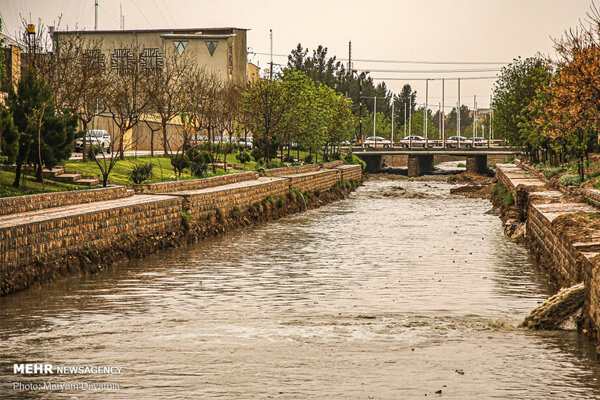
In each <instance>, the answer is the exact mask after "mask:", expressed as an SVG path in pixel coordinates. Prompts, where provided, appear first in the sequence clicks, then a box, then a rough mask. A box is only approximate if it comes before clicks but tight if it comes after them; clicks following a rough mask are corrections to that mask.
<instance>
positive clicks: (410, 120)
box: [408, 93, 413, 149]
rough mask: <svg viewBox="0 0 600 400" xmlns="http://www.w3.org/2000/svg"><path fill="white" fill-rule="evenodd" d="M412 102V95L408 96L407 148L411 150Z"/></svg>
mask: <svg viewBox="0 0 600 400" xmlns="http://www.w3.org/2000/svg"><path fill="white" fill-rule="evenodd" d="M412 100H413V94H412V93H411V94H410V106H409V107H408V135H409V138H408V144H409V147H410V148H411V149H412Z"/></svg>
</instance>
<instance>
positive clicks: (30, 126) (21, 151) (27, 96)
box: [8, 71, 77, 187]
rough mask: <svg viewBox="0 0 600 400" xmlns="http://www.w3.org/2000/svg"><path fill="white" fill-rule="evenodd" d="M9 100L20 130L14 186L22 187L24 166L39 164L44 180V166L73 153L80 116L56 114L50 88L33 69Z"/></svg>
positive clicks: (38, 172)
mask: <svg viewBox="0 0 600 400" xmlns="http://www.w3.org/2000/svg"><path fill="white" fill-rule="evenodd" d="M8 103H9V105H10V109H11V111H12V113H13V120H14V123H15V125H16V128H17V130H18V131H19V140H18V151H17V154H16V163H17V169H16V174H15V181H14V183H13V185H14V186H15V187H18V186H19V180H20V177H21V168H22V166H23V165H25V164H31V165H35V166H36V174H37V178H38V180H40V181H41V180H42V168H43V167H44V166H45V167H46V168H54V167H55V166H56V165H58V163H60V162H61V161H64V160H67V159H68V158H69V157H70V156H71V153H72V151H73V140H75V131H76V127H77V119H76V117H75V116H73V115H71V114H62V115H57V114H56V109H55V106H54V98H53V96H52V93H51V91H50V89H49V88H48V86H47V85H46V84H45V83H44V82H43V81H41V80H38V79H36V77H35V76H34V75H33V73H32V72H31V71H28V72H26V73H25V75H24V76H23V78H22V79H21V81H20V82H19V85H18V87H17V91H16V92H15V91H14V90H12V89H11V91H10V93H9V96H8Z"/></svg>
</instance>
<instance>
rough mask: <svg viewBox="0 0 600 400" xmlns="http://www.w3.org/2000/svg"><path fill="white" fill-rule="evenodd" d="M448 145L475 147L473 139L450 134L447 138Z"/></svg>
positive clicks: (451, 146)
mask: <svg viewBox="0 0 600 400" xmlns="http://www.w3.org/2000/svg"><path fill="white" fill-rule="evenodd" d="M446 147H448V148H458V147H473V140H472V139H469V138H468V137H464V136H450V137H449V138H448V139H446Z"/></svg>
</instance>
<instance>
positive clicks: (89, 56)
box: [83, 49, 106, 71]
mask: <svg viewBox="0 0 600 400" xmlns="http://www.w3.org/2000/svg"><path fill="white" fill-rule="evenodd" d="M83 57H84V62H85V65H86V67H87V68H89V69H91V70H94V71H104V68H105V67H106V56H105V55H104V54H102V52H101V51H100V50H98V49H96V50H86V52H85V54H84V56H83Z"/></svg>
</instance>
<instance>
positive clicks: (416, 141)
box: [399, 135, 433, 149]
mask: <svg viewBox="0 0 600 400" xmlns="http://www.w3.org/2000/svg"><path fill="white" fill-rule="evenodd" d="M399 143H400V145H401V146H402V147H403V148H405V149H408V148H409V147H423V148H425V147H426V146H427V145H429V147H433V141H431V140H429V141H427V140H426V139H425V138H424V137H423V136H417V135H410V136H406V137H404V138H403V139H400V141H399Z"/></svg>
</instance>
